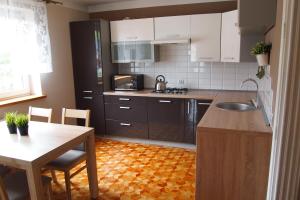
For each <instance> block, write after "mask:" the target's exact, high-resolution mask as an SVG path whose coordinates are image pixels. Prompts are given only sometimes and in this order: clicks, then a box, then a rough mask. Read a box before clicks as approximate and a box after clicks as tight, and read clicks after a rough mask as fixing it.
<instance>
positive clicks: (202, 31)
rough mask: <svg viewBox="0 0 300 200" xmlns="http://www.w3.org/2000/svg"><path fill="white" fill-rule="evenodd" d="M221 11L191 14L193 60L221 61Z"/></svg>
mask: <svg viewBox="0 0 300 200" xmlns="http://www.w3.org/2000/svg"><path fill="white" fill-rule="evenodd" d="M221 17H222V15H221V14H220V13H216V14H200V15H192V16H191V61H192V62H194V61H214V62H219V61H220V56H221V55H220V54H221V38H220V37H221Z"/></svg>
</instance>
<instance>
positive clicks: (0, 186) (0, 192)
mask: <svg viewBox="0 0 300 200" xmlns="http://www.w3.org/2000/svg"><path fill="white" fill-rule="evenodd" d="M0 199H2V200H9V199H8V194H7V192H6V188H5V185H4V181H3V177H1V176H0Z"/></svg>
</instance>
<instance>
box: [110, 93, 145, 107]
mask: <svg viewBox="0 0 300 200" xmlns="http://www.w3.org/2000/svg"><path fill="white" fill-rule="evenodd" d="M104 102H105V103H113V104H122V105H130V106H135V105H146V99H145V98H143V97H132V96H113V95H105V96H104Z"/></svg>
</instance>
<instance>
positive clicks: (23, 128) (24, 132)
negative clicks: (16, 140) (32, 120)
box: [18, 126, 28, 136]
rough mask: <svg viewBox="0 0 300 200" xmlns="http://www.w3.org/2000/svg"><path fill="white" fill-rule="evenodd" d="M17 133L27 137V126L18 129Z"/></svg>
mask: <svg viewBox="0 0 300 200" xmlns="http://www.w3.org/2000/svg"><path fill="white" fill-rule="evenodd" d="M18 130H19V133H20V135H22V136H26V135H28V126H22V127H18Z"/></svg>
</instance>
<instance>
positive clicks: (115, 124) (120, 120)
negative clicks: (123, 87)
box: [105, 96, 148, 139]
mask: <svg viewBox="0 0 300 200" xmlns="http://www.w3.org/2000/svg"><path fill="white" fill-rule="evenodd" d="M105 119H106V133H107V135H113V136H121V137H132V138H144V139H147V138H148V122H147V106H146V100H145V98H142V97H127V96H105Z"/></svg>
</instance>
